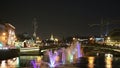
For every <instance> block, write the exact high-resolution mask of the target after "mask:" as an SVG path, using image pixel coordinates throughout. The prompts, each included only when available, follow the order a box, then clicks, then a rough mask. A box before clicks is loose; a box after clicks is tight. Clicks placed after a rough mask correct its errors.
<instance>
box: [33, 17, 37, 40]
mask: <svg viewBox="0 0 120 68" xmlns="http://www.w3.org/2000/svg"><path fill="white" fill-rule="evenodd" d="M33 31H34V32H33V39H34V41H36V37H37V34H36V32H37V21H36V18H34V19H33Z"/></svg>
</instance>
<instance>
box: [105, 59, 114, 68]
mask: <svg viewBox="0 0 120 68" xmlns="http://www.w3.org/2000/svg"><path fill="white" fill-rule="evenodd" d="M112 60H113V59H112V57H106V58H105V63H106V68H112Z"/></svg>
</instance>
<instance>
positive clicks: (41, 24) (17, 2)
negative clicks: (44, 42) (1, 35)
mask: <svg viewBox="0 0 120 68" xmlns="http://www.w3.org/2000/svg"><path fill="white" fill-rule="evenodd" d="M34 18H36V19H37V27H38V28H37V35H38V36H40V37H41V38H48V37H49V36H50V34H53V35H55V36H56V37H58V38H59V37H62V36H65V37H66V36H71V35H75V34H79V35H91V34H94V35H99V33H100V26H94V27H89V25H88V24H100V23H101V19H103V20H110V21H111V20H120V2H119V1H115V0H106V1H105V0H103V1H102V0H99V1H98V0H94V1H92V0H88V1H87V0H1V1H0V19H2V20H5V21H9V22H10V23H12V25H14V26H15V27H16V33H22V32H27V33H29V34H31V35H32V33H33V26H32V25H33V19H34Z"/></svg>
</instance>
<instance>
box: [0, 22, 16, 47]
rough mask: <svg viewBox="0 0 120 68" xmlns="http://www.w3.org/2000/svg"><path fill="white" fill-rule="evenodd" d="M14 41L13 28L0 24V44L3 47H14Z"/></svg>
mask: <svg viewBox="0 0 120 68" xmlns="http://www.w3.org/2000/svg"><path fill="white" fill-rule="evenodd" d="M15 40H16V35H15V27H14V26H13V25H11V24H10V23H2V24H0V42H1V43H2V44H3V45H6V44H7V45H11V46H12V45H14V43H15Z"/></svg>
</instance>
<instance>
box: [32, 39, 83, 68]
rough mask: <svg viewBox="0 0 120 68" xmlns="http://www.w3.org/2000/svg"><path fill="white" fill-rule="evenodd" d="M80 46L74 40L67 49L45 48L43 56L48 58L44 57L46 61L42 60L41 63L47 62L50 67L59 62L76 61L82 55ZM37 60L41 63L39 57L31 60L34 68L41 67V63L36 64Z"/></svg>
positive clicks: (55, 65) (52, 67) (69, 62)
mask: <svg viewBox="0 0 120 68" xmlns="http://www.w3.org/2000/svg"><path fill="white" fill-rule="evenodd" d="M80 48H81V46H80V43H79V42H78V41H76V42H74V43H73V44H72V45H71V46H70V47H68V48H67V49H65V48H61V49H58V50H47V51H46V55H44V56H48V58H49V59H47V57H46V59H47V60H48V61H43V62H42V63H44V64H47V65H48V66H49V67H50V68H54V67H57V66H59V65H60V64H67V63H68V64H71V63H76V61H77V60H78V59H79V58H80V57H82V54H81V49H80ZM38 62H39V63H41V58H39V59H38V60H37V61H31V63H32V65H33V67H34V68H36V67H37V66H39V67H41V66H40V65H41V64H40V65H37V63H38Z"/></svg>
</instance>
